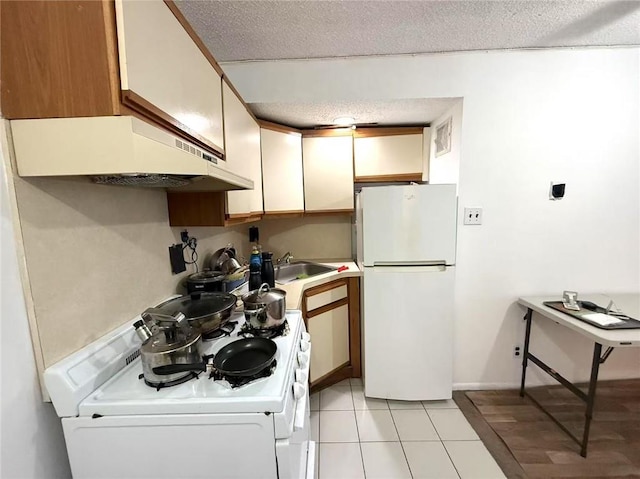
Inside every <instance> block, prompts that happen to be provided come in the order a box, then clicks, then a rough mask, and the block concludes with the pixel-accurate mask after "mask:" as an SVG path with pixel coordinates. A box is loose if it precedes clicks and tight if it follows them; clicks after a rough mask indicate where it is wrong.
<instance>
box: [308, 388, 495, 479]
mask: <svg viewBox="0 0 640 479" xmlns="http://www.w3.org/2000/svg"><path fill="white" fill-rule="evenodd" d="M311 435H312V438H313V440H315V441H317V442H318V457H317V460H316V478H317V479H352V478H353V479H364V478H366V479H374V478H375V479H402V478H415V479H417V478H420V479H422V478H429V479H449V478H452V479H498V478H504V477H505V476H504V474H503V473H502V471H501V470H500V467H498V464H496V462H495V460H494V459H493V457H491V454H490V453H489V451H487V448H486V447H485V446H484V444H483V443H482V441H480V439H479V438H478V435H477V434H476V433H475V431H474V430H473V428H472V427H471V426H470V425H469V423H468V422H467V420H466V419H465V417H464V415H463V414H462V413H461V412H460V410H459V409H458V407H457V406H456V403H455V402H453V401H452V400H447V401H422V402H420V401H386V400H384V399H372V398H365V397H364V392H363V388H362V381H361V380H360V379H351V380H349V379H346V380H344V381H342V382H341V383H339V384H336V385H335V386H332V387H330V388H327V389H324V390H322V391H320V393H319V394H314V395H312V396H311Z"/></svg>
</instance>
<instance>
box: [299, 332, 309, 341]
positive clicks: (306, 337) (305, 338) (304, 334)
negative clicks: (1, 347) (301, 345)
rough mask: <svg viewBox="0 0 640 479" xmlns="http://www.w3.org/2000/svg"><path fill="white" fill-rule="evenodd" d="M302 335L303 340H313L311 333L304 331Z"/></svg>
mask: <svg viewBox="0 0 640 479" xmlns="http://www.w3.org/2000/svg"><path fill="white" fill-rule="evenodd" d="M301 337H302V340H303V341H307V342H311V335H310V334H309V333H302V335H301Z"/></svg>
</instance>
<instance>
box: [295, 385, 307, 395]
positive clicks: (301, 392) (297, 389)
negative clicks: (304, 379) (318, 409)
mask: <svg viewBox="0 0 640 479" xmlns="http://www.w3.org/2000/svg"><path fill="white" fill-rule="evenodd" d="M305 392H306V388H305V387H304V386H303V385H302V384H299V383H293V397H294V398H296V399H301V398H303V397H304V394H305Z"/></svg>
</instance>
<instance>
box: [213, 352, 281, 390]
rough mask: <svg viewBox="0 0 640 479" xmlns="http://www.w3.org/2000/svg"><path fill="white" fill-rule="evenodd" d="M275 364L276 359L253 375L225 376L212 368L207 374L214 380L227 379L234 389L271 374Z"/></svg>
mask: <svg viewBox="0 0 640 479" xmlns="http://www.w3.org/2000/svg"><path fill="white" fill-rule="evenodd" d="M276 365H277V361H276V360H275V359H274V360H273V362H272V363H271V365H269V366H267V367H266V368H264V369H263V370H262V371H260V372H259V373H256V374H254V375H253V376H226V375H224V374H221V373H219V372H217V371H215V370H214V371H212V372H211V374H209V378H210V379H213V380H214V381H227V382H228V383H229V385H230V386H231V388H233V389H235V388H239V387H241V386H244V385H245V384H249V383H251V382H253V381H256V380H258V379H262V378H266V377H269V376H271V375H272V374H273V372H274V371H275V369H276Z"/></svg>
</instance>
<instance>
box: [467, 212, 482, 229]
mask: <svg viewBox="0 0 640 479" xmlns="http://www.w3.org/2000/svg"><path fill="white" fill-rule="evenodd" d="M464 224H465V225H481V224H482V208H465V209H464Z"/></svg>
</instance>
